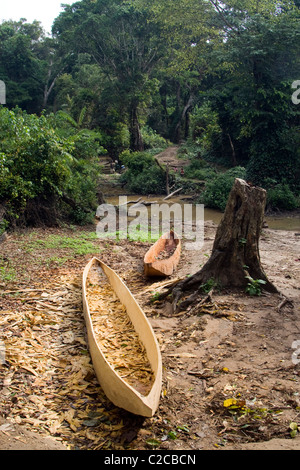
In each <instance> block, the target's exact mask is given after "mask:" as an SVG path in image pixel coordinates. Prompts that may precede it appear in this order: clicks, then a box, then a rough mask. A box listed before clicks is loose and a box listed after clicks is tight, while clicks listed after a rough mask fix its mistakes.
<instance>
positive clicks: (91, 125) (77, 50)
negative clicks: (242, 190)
mask: <svg viewBox="0 0 300 470" xmlns="http://www.w3.org/2000/svg"><path fill="white" fill-rule="evenodd" d="M299 20H300V5H299V1H298V0H279V1H274V0H261V1H259V2H257V1H253V0H228V1H222V2H220V1H219V0H181V1H179V0H176V1H174V0H153V1H151V2H150V1H148V0H109V1H108V0H81V1H78V2H74V3H73V4H71V5H63V11H62V13H61V14H60V15H59V16H58V17H57V18H56V19H55V21H54V23H53V28H52V36H51V37H48V36H46V35H45V33H44V31H43V29H42V27H41V24H40V23H39V22H38V21H35V22H33V23H28V22H27V21H26V20H25V19H24V18H23V19H20V20H19V21H17V22H14V21H4V22H2V24H0V38H1V41H0V80H2V81H3V82H4V83H5V85H6V106H5V109H2V110H1V129H0V132H1V135H2V136H3V141H2V144H1V149H0V150H1V152H2V154H3V155H6V157H5V162H6V163H5V165H4V163H3V162H4V160H3V159H2V169H1V175H2V176H1V178H2V180H1V184H2V187H3V188H4V189H2V190H1V191H2V192H1V194H2V196H1V197H2V199H1V201H2V204H3V202H4V201H5V200H6V199H5V198H7V191H8V187H10V186H9V185H10V183H9V182H8V179H7V178H8V174H9V175H10V178H12V179H11V181H15V180H14V178H19V177H21V178H24V175H25V173H24V171H25V170H24V167H23V166H22V165H23V164H22V165H21V163H20V161H19V163H17V161H18V159H19V158H21V157H20V155H21V152H23V151H24V152H27V151H28V150H25V148H27V146H28V145H29V140H30V139H29V140H28V139H27V140H26V139H25V134H26V132H27V131H26V132H25V131H24V129H25V128H24V129H23V127H22V126H23V124H22V125H21V121H20V120H23V121H24V122H26V126H25V127H26V129H28V132H29V134H30V135H32V136H33V135H35V137H34V138H36V139H37V140H36V143H35V147H34V148H35V152H36V155H38V154H39V150H38V148H39V143H38V142H41V141H40V140H39V139H40V137H37V136H38V133H37V134H34V133H33V132H32V129H31V126H33V127H39V128H40V129H43V126H46V128H47V129H48V130H49V132H48V131H47V132H46V133H45V135H44V137H43V138H44V139H46V140H47V142H48V144H47V145H48V148H49V149H51V148H52V146H53V135H54V134H55V135H56V137H57V140H56V138H55V141H56V143H57V144H55V147H56V152H58V154H60V152H61V150H62V148H63V147H64V145H65V144H67V145H71V147H72V146H73V147H72V149H71V150H69V151H68V152H69V154H70V155H71V156H72V158H76V159H79V160H82V158H81V157H83V160H85V162H86V163H85V165H86V169H87V166H88V165H89V164H91V165H93V164H94V159H95V158H96V159H97V158H98V156H99V153H101V152H107V153H108V155H109V156H110V157H111V158H113V159H119V158H120V157H122V153H123V152H124V151H126V152H127V151H129V152H140V151H143V150H144V149H145V148H147V147H148V146H149V142H150V141H152V145H153V136H156V137H157V139H154V141H155V142H158V141H159V139H161V138H164V139H168V140H169V141H171V142H174V143H179V142H182V141H184V142H187V144H188V145H189V146H190V148H192V149H193V161H192V164H191V167H190V170H189V171H190V173H191V175H193V171H197V172H199V171H200V172H202V175H203V171H204V170H203V169H202V168H203V165H202V163H201V162H206V164H213V165H218V166H221V167H223V168H224V169H226V170H230V169H232V168H235V167H237V168H241V171H242V172H243V174H245V175H246V178H247V180H248V181H250V182H252V183H254V184H259V185H261V186H263V187H264V188H266V189H268V190H269V191H270V194H272V191H273V192H274V191H275V193H276V194H277V195H279V194H283V193H284V192H285V194H290V195H291V196H290V197H289V201H290V204H286V206H287V207H288V208H291V207H296V206H297V204H298V202H297V201H298V200H299V199H297V198H299V192H300V163H299V162H300V154H299V152H300V150H299V149H300V145H299V144H300V133H299V128H300V105H298V104H297V100H292V95H293V93H295V89H294V88H293V84H295V83H297V80H300V41H299V36H300V21H299ZM296 92H297V89H296ZM7 110H10V114H7V112H6V111H7ZM21 116H22V117H21ZM30 116H31V117H30ZM34 116H35V117H34ZM16 120H17V121H16ZM23 121H22V122H23ZM16 122H18V128H20V129H21V128H22V129H23V130H22V132H25V134H24V141H23V143H24V145H25V147H24V148H22V151H21V149H20V147H18V146H17V145H16V146H15V147H14V148H12V146H11V144H9V143H8V142H9V138H8V136H9V135H12V133H13V132H15V127H14V126H15V125H16V124H15V123H16ZM24 125H25V124H24ZM20 126H21V127H20ZM47 126H48V127H47ZM49 126H50V127H51V126H52V127H51V128H52V131H51V132H50V127H49ZM53 133H54V134H53ZM51 139H52V140H51ZM59 139H64V140H63V142H64V143H63V147H60V149H61V150H58V147H57V146H56V145H58V142H61V140H59ZM85 139H86V140H85ZM16 142H17V141H16ZM83 142H88V143H89V144H88V145H87V146H85V144H84V143H83ZM22 145H23V144H22ZM30 145H33V142H32V144H30ZM41 145H42V144H41ZM43 145H45V144H43ZM59 145H61V144H59ZM59 145H58V146H59ZM79 148H80V149H81V151H83V150H84V151H83V154H81V155H80V158H79V155H78V149H79ZM76 149H77V150H76ZM86 149H87V154H86V152H85V150H86ZM30 151H31V152H32V151H33V150H32V148H31V150H30ZM51 152H52V151H51ZM51 152H50V153H51ZM74 152H75V153H74ZM76 152H77V153H76ZM93 152H94V153H93ZM92 153H93V156H92V157H91V154H92ZM13 155H15V157H14V158H13ZM129 155H130V154H129ZM3 158H4V157H3ZM12 158H13V160H12ZM22 158H23V157H22ZM38 158H39V157H38V156H37V159H38ZM47 158H48V157H47ZM51 158H52V157H51ZM126 158H127V160H128V157H126ZM132 158H136V156H134V155H133V157H132ZM74 161H75V160H73V163H74ZM133 161H134V160H133ZM8 162H10V163H9V164H8ZM12 162H13V163H12ZM59 162H60V165H63V166H64V165H66V168H68V170H67V173H68V172H69V171H70V168H71V167H72V164H71V166H70V161H68V162H67V160H65V156H63V154H61V157H59ZM87 162H89V163H87ZM35 164H36V163H35ZM3 165H4V166H3ZM18 165H21V166H18ZM201 165H202V166H201ZM204 166H205V165H204ZM21 167H22V169H21ZM75 167H76V165H75ZM75 167H74V165H73V170H71V171H75V170H74V168H75ZM40 170H41V169H40ZM87 171H90V170H87ZM205 171H206V170H205ZM33 173H34V172H33ZM50 173H51V172H50ZM67 173H65V172H64V171H63V172H62V173H61V174H62V175H63V174H65V177H66V178H67ZM75 173H76V171H75ZM75 173H73V176H74V174H75ZM154 173H155V172H154ZM154 173H153V174H154ZM207 174H210V178H211V173H207ZM195 175H196V173H195ZM47 177H48V178H49V181H48V183H49V188H50V187H51V188H52V190H53V194H54V193H55V194H56V197H57V195H58V194H59V192H60V190H58V188H59V187H60V184H61V183H60V182H59V181H58V180H56V177H55V175H54V173H51V174H48V176H47ZM52 178H53V180H52ZM25 180H26V178H25ZM25 180H24V181H25ZM141 180H143V181H144V179H143V178H142V179H141ZM219 180H220V181H221V180H222V178H219ZM31 182H32V183H33V185H29V186H27V183H26V184H25V186H26V192H27V196H28V198H29V197H31V196H32V195H33V193H34V194H36V190H33V187H34V182H33V181H31ZM216 183H217V181H216ZM64 184H65V183H63V185H64ZM79 186H80V185H79ZM150 186H151V185H150ZM158 186H159V185H158ZM225 186H226V185H225ZM159 187H160V186H159ZM24 188H25V187H24ZM24 188H23V189H24ZM49 188H48V189H47V191H48V190H49ZM40 189H41V188H40ZM24 191H25V189H24ZM43 191H46V189H45V188H43ZM43 191H42V192H43ZM47 191H46V192H47ZM210 191H211V189H210V186H209V185H208V186H207V192H206V195H205V197H206V200H210V198H211V197H212V192H210ZM71 192H72V191H71ZM71 192H70V194H69V196H68V197H71V196H72V197H74V194H73V195H71ZM4 194H5V195H6V196H5V197H4ZM65 196H66V195H65ZM293 198H294V199H293ZM75 199H76V198H75ZM292 199H293V204H291V201H292ZM212 205H213V202H212ZM279 205H280V204H279ZM283 206H285V203H283Z"/></svg>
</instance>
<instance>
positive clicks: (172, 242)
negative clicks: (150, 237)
mask: <svg viewBox="0 0 300 470" xmlns="http://www.w3.org/2000/svg"><path fill="white" fill-rule="evenodd" d="M180 255H181V241H180V239H179V238H178V237H177V236H176V233H175V232H173V230H171V231H170V232H167V233H165V234H164V235H162V236H161V237H160V239H159V240H157V242H155V243H154V245H152V246H151V248H150V249H149V250H148V251H147V253H146V254H145V257H144V273H145V275H146V276H149V277H151V276H153V277H155V276H160V277H162V276H171V274H173V272H174V271H175V269H176V268H177V265H178V263H179V259H180Z"/></svg>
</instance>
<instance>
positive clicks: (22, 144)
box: [0, 108, 99, 224]
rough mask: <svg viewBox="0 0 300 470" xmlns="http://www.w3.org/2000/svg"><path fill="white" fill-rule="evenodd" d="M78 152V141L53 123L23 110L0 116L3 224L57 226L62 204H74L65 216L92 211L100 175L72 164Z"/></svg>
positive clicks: (83, 165)
mask: <svg viewBox="0 0 300 470" xmlns="http://www.w3.org/2000/svg"><path fill="white" fill-rule="evenodd" d="M74 150H75V144H74V140H73V139H68V138H62V137H60V136H59V135H58V133H57V132H56V130H55V129H54V128H53V126H52V119H49V118H47V117H46V116H44V115H42V116H41V117H38V116H36V115H28V114H27V113H26V112H23V111H21V110H20V109H15V110H11V111H9V110H8V109H7V108H2V109H1V110H0V204H2V205H3V206H4V207H5V216H4V218H5V220H8V221H9V222H10V223H16V222H17V221H18V220H22V223H24V224H27V223H30V224H35V222H36V223H41V222H45V223H46V222H47V220H48V221H49V222H50V221H51V223H53V222H54V221H55V219H57V217H59V215H60V214H61V204H62V200H68V201H70V200H71V199H72V204H71V205H70V204H69V205H68V210H65V214H66V215H67V216H71V217H72V211H73V212H74V213H76V212H77V211H78V210H79V209H84V208H86V207H88V208H91V205H92V199H95V194H96V176H97V170H96V168H95V166H93V162H90V161H88V160H77V159H76V158H74V156H73V155H72V154H73V152H74ZM98 171H99V170H98ZM93 202H94V203H96V201H93ZM83 212H85V213H87V212H86V211H85V210H83Z"/></svg>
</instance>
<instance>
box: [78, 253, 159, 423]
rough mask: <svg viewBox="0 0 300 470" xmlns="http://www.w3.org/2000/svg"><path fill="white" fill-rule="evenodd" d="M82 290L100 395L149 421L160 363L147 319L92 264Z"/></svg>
mask: <svg viewBox="0 0 300 470" xmlns="http://www.w3.org/2000/svg"><path fill="white" fill-rule="evenodd" d="M82 288H83V292H82V299H83V311H84V317H85V322H86V328H87V336H88V343H89V350H90V354H91V358H92V362H93V366H94V369H95V373H96V376H97V378H98V381H99V383H100V385H101V387H102V389H103V391H104V393H105V394H106V396H107V397H108V398H109V399H110V400H111V401H112V402H113V403H114V404H115V405H116V406H118V407H120V408H123V409H125V410H127V411H129V412H131V413H134V414H137V415H141V416H146V417H151V416H153V415H154V413H155V411H156V410H157V407H158V404H159V399H160V393H161V386H162V360H161V353H160V349H159V346H158V342H157V339H156V337H155V334H154V332H153V329H152V327H151V325H150V323H149V321H148V319H147V318H146V316H145V314H144V312H143V311H142V309H141V308H140V306H139V305H138V303H137V302H136V300H135V298H134V297H133V295H132V294H131V292H130V290H129V289H128V288H127V286H126V285H125V284H124V282H123V281H122V280H121V279H120V278H119V276H118V275H117V274H116V273H115V272H114V271H113V270H112V269H111V268H109V267H108V266H106V265H105V264H104V263H103V262H102V261H100V260H99V259H98V258H93V259H92V260H91V261H90V262H89V263H88V264H87V265H86V267H85V269H84V271H83V277H82Z"/></svg>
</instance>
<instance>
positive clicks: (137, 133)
mask: <svg viewBox="0 0 300 470" xmlns="http://www.w3.org/2000/svg"><path fill="white" fill-rule="evenodd" d="M129 133H130V150H132V151H134V152H142V151H143V150H144V142H143V138H142V134H141V130H140V124H139V120H138V114H137V105H136V104H135V103H133V104H132V106H131V110H130V129H129Z"/></svg>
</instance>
